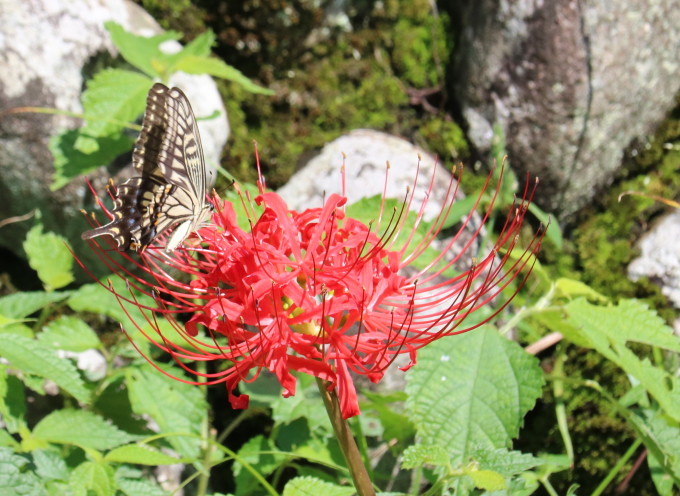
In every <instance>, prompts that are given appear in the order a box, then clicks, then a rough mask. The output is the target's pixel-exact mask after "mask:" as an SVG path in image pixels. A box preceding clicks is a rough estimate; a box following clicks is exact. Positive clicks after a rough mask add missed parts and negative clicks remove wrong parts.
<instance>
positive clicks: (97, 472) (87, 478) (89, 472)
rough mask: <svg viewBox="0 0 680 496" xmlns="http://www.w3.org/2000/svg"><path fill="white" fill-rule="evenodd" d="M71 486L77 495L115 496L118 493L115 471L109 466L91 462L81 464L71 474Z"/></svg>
mask: <svg viewBox="0 0 680 496" xmlns="http://www.w3.org/2000/svg"><path fill="white" fill-rule="evenodd" d="M69 486H70V487H71V489H72V490H73V491H75V492H76V494H83V495H85V494H87V495H90V494H95V495H96V496H114V494H115V492H116V483H115V480H114V477H113V469H112V468H111V467H110V466H108V465H104V464H101V463H96V462H89V461H88V462H83V463H81V464H80V465H78V466H77V467H76V468H75V469H74V470H73V472H71V477H70V479H69ZM83 491H84V492H83Z"/></svg>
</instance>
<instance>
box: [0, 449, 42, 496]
mask: <svg viewBox="0 0 680 496" xmlns="http://www.w3.org/2000/svg"><path fill="white" fill-rule="evenodd" d="M26 464H28V460H27V459H26V458H24V457H22V456H18V455H15V454H14V453H12V450H10V449H7V448H0V494H7V495H10V494H11V495H13V496H47V492H45V488H44V487H43V485H42V483H41V482H40V480H39V479H38V477H36V475H35V474H34V473H33V472H31V471H28V470H24V468H25V466H26Z"/></svg>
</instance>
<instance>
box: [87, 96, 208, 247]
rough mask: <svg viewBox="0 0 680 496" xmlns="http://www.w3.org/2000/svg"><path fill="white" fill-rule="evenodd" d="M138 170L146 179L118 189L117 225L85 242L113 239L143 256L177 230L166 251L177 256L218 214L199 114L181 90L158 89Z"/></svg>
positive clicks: (138, 148)
mask: <svg viewBox="0 0 680 496" xmlns="http://www.w3.org/2000/svg"><path fill="white" fill-rule="evenodd" d="M132 164H133V166H134V168H135V169H136V171H137V172H138V173H139V174H140V175H139V176H136V177H133V178H131V179H128V180H127V181H126V182H124V183H123V184H121V185H120V186H118V188H117V191H116V196H115V199H114V205H113V219H112V220H111V221H110V222H109V223H108V224H106V225H104V226H100V227H98V228H96V229H92V230H89V231H86V232H84V233H83V235H82V238H83V239H91V238H94V237H96V236H102V235H109V236H112V237H113V239H114V240H115V241H116V244H117V245H118V249H119V250H121V251H123V250H128V249H130V250H135V251H143V250H144V249H145V248H146V247H147V246H149V244H151V243H152V242H153V240H154V239H156V238H157V237H158V236H160V235H161V234H163V233H164V232H165V231H166V230H168V229H170V228H172V227H174V231H173V232H172V233H171V234H170V237H169V239H168V241H167V243H166V246H165V251H166V252H172V251H173V250H174V249H175V248H177V247H178V246H179V245H180V244H182V242H183V241H184V240H185V239H186V238H187V236H189V234H191V233H192V232H193V231H195V230H196V229H198V227H199V225H200V223H201V222H202V221H203V220H204V219H205V218H206V216H207V215H208V214H209V213H210V211H211V210H212V205H211V204H210V203H208V202H207V201H206V194H207V192H208V189H209V188H210V187H211V186H212V184H213V182H214V180H215V177H214V174H215V173H214V170H213V169H212V168H209V167H207V166H206V164H205V159H204V158H203V149H202V147H201V138H200V136H199V134H198V126H197V125H196V119H195V117H194V112H193V110H191V105H190V104H189V100H188V99H187V97H186V95H185V94H184V93H183V92H182V90H180V89H179V88H172V89H170V88H168V87H167V86H165V85H163V84H161V83H156V84H154V85H153V87H152V88H151V90H150V91H149V95H148V97H147V100H146V111H145V113H144V120H143V122H142V131H141V133H140V134H139V137H138V138H137V141H136V143H135V149H134V151H133V153H132Z"/></svg>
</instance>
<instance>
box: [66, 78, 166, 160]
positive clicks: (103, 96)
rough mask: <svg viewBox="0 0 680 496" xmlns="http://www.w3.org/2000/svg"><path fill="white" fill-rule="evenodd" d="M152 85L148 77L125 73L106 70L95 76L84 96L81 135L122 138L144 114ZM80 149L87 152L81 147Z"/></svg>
mask: <svg viewBox="0 0 680 496" xmlns="http://www.w3.org/2000/svg"><path fill="white" fill-rule="evenodd" d="M152 84H153V81H152V80H151V79H150V78H149V77H148V76H145V75H143V74H140V73H138V72H132V71H125V70H122V69H104V70H102V71H100V72H98V73H97V74H95V75H94V77H93V78H92V79H90V80H89V81H88V83H87V89H86V90H85V92H84V93H83V96H82V100H83V112H84V114H85V120H86V123H85V125H84V126H83V127H82V128H81V130H80V132H81V134H83V135H86V136H89V137H92V138H98V137H106V136H108V137H110V136H117V135H119V134H120V133H121V132H122V131H123V129H124V128H125V127H126V126H127V125H128V124H129V123H131V122H134V121H135V119H137V117H139V115H140V114H141V113H142V112H144V107H145V106H146V94H147V93H148V92H149V88H151V85H152ZM76 146H77V144H76ZM77 148H78V149H79V150H80V151H82V152H87V150H84V149H83V148H82V146H77Z"/></svg>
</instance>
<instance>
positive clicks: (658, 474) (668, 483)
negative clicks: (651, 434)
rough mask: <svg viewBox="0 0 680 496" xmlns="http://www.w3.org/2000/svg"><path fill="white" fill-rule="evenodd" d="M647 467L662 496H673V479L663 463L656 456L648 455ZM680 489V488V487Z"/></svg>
mask: <svg viewBox="0 0 680 496" xmlns="http://www.w3.org/2000/svg"><path fill="white" fill-rule="evenodd" d="M647 466H648V467H649V473H650V475H651V476H652V481H653V482H654V486H655V487H656V490H657V492H658V493H659V495H660V496H673V486H674V484H673V477H672V476H671V475H670V474H669V473H668V472H667V471H666V469H665V467H664V466H663V462H662V461H660V460H659V459H658V458H657V457H656V456H653V455H651V454H648V455H647ZM679 487H680V486H679Z"/></svg>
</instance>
